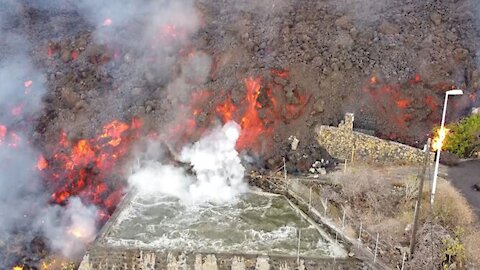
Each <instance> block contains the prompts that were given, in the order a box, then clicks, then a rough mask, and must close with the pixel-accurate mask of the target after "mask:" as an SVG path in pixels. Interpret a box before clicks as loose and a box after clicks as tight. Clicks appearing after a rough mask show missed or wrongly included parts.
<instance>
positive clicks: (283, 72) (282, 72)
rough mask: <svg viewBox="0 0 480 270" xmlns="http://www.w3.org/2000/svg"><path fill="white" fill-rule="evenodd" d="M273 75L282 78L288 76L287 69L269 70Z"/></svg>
mask: <svg viewBox="0 0 480 270" xmlns="http://www.w3.org/2000/svg"><path fill="white" fill-rule="evenodd" d="M271 72H272V74H273V75H276V76H278V77H280V78H282V79H285V78H287V77H288V71H287V70H272V71H271Z"/></svg>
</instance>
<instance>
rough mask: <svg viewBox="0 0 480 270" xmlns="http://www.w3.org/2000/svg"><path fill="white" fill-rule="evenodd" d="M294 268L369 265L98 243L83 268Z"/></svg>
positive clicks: (155, 269) (341, 261)
mask: <svg viewBox="0 0 480 270" xmlns="http://www.w3.org/2000/svg"><path fill="white" fill-rule="evenodd" d="M106 269H109V270H157V269H158V270H161V269H166V270H177V269H178V270H180V269H181V270H187V269H192V270H223V269H232V270H246V269H252V270H253V269H255V270H270V269H275V270H277V269H279V270H293V269H298V270H300V269H302V270H310V269H312V270H313V269H315V270H318V269H339V270H340V269H369V267H367V266H365V265H364V264H363V263H362V262H360V261H359V260H357V259H333V258H326V259H318V258H315V259H308V258H301V259H300V261H299V263H297V258H296V257H295V258H293V257H272V256H258V255H245V254H243V255H235V254H202V253H190V254H185V253H181V252H176V253H175V252H168V253H162V252H159V251H148V250H140V249H118V248H111V247H102V246H94V247H93V248H92V249H90V250H89V251H88V252H87V254H86V255H85V256H84V258H83V261H82V263H81V264H80V267H79V270H106Z"/></svg>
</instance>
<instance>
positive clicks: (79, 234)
mask: <svg viewBox="0 0 480 270" xmlns="http://www.w3.org/2000/svg"><path fill="white" fill-rule="evenodd" d="M68 234H70V235H72V236H73V237H75V238H77V239H82V238H85V237H87V236H86V234H85V232H84V231H83V230H82V229H81V228H70V229H69V230H68Z"/></svg>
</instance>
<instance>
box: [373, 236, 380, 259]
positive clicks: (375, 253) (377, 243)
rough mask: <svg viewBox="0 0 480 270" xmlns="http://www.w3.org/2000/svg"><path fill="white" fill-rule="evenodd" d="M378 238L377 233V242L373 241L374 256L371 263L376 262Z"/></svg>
mask: <svg viewBox="0 0 480 270" xmlns="http://www.w3.org/2000/svg"><path fill="white" fill-rule="evenodd" d="M378 236H379V234H378V233H377V241H375V254H374V255H373V262H374V263H375V262H377V251H378Z"/></svg>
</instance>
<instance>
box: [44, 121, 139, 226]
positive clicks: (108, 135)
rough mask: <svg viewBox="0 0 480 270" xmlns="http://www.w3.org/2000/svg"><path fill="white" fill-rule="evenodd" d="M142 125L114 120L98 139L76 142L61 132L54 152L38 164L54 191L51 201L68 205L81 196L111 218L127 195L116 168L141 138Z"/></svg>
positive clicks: (137, 122) (104, 216) (102, 214)
mask: <svg viewBox="0 0 480 270" xmlns="http://www.w3.org/2000/svg"><path fill="white" fill-rule="evenodd" d="M141 125H142V122H141V121H140V120H138V119H134V120H133V121H132V122H131V124H130V125H128V124H126V123H123V122H120V121H117V120H115V121H113V122H111V123H109V124H106V125H105V126H104V127H103V132H102V133H101V134H100V135H99V136H97V137H96V138H93V139H81V140H78V141H76V142H72V141H69V140H68V139H67V136H66V134H65V133H62V134H61V137H60V140H59V143H58V145H57V146H56V148H55V151H54V153H53V154H51V155H45V156H44V155H42V156H40V158H39V159H38V163H37V168H38V169H39V170H40V171H42V172H43V175H44V178H45V179H46V182H47V186H48V187H49V188H51V189H52V190H53V194H52V195H51V199H52V201H53V202H55V203H57V204H65V203H66V202H67V200H68V199H69V198H70V197H71V196H78V197H80V198H81V199H82V200H84V201H85V202H88V203H91V204H94V205H96V206H97V207H98V208H99V211H100V213H99V215H100V217H101V218H103V219H105V218H108V216H109V215H110V214H111V213H112V212H113V211H114V209H115V207H116V205H117V203H118V202H119V201H120V199H121V197H122V196H123V194H124V185H123V181H122V180H121V178H122V174H121V172H119V171H118V170H116V167H115V166H116V164H117V163H118V162H119V161H120V160H121V158H122V157H124V156H125V155H126V154H127V152H128V149H129V146H130V144H131V142H132V141H133V140H135V139H136V138H138V136H139V129H140V127H141ZM118 178H120V179H118Z"/></svg>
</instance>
